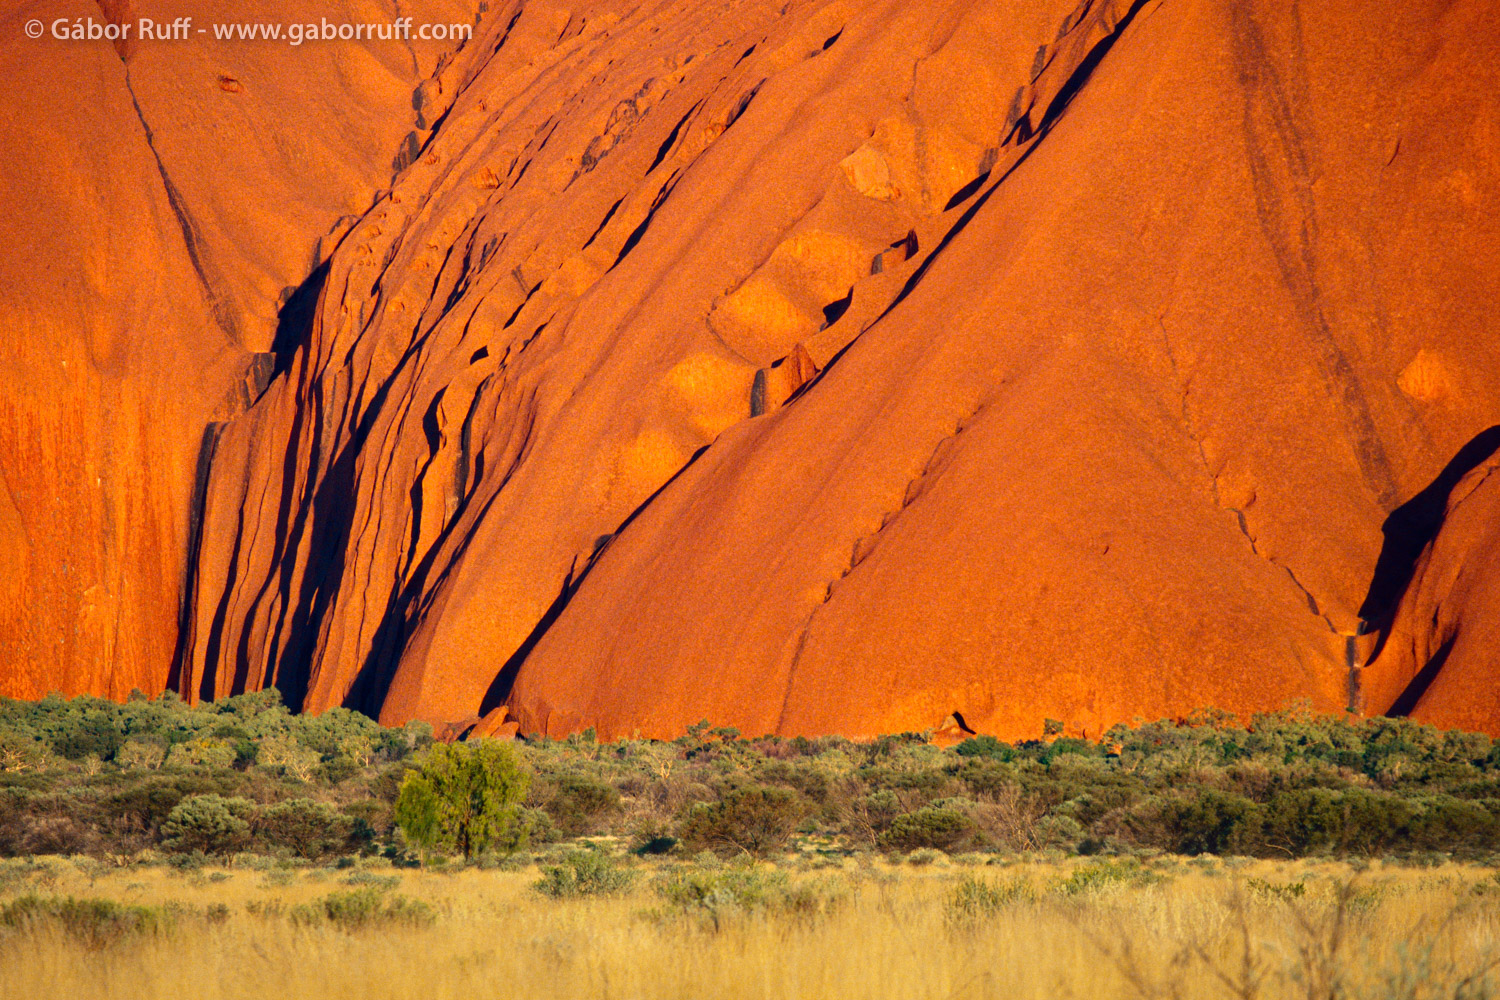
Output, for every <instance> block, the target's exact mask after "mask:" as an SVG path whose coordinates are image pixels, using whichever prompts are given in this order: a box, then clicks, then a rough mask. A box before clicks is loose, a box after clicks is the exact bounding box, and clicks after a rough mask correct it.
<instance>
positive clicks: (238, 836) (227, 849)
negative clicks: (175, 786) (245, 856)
mask: <svg viewBox="0 0 1500 1000" xmlns="http://www.w3.org/2000/svg"><path fill="white" fill-rule="evenodd" d="M252 808H253V806H252V805H251V803H250V800H249V799H242V798H224V797H223V796H221V795H189V796H188V797H187V798H185V799H183V800H182V801H181V802H178V803H177V805H175V806H173V807H172V811H171V812H170V813H168V814H167V819H166V822H164V823H163V824H162V833H164V834H166V836H167V842H166V845H167V847H169V848H170V849H171V850H173V851H177V852H180V853H191V852H193V851H202V852H203V853H205V854H229V853H232V852H234V851H235V850H237V849H238V848H239V847H240V846H241V845H243V844H244V843H245V841H246V840H247V839H248V838H249V835H250V822H249V820H248V819H247V818H246V817H247V816H248V815H249V814H250V811H251V809H252Z"/></svg>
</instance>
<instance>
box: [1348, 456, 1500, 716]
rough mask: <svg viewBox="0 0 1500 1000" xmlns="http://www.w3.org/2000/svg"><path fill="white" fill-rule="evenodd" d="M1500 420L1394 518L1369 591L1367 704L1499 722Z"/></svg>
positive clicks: (1418, 713) (1397, 712) (1396, 711)
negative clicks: (1373, 651)
mask: <svg viewBox="0 0 1500 1000" xmlns="http://www.w3.org/2000/svg"><path fill="white" fill-rule="evenodd" d="M1497 471H1500V427H1493V428H1490V429H1489V430H1488V431H1486V432H1485V433H1483V434H1481V435H1480V436H1479V437H1477V438H1476V439H1475V440H1474V441H1473V442H1472V443H1471V444H1470V445H1469V446H1468V447H1466V448H1465V449H1464V450H1463V451H1461V452H1460V453H1459V455H1458V457H1457V458H1455V460H1454V461H1453V462H1452V463H1450V465H1449V467H1448V468H1447V469H1446V470H1445V471H1444V473H1443V475H1441V476H1439V477H1438V479H1437V480H1436V481H1434V483H1433V484H1432V485H1431V486H1429V487H1428V488H1427V489H1426V490H1423V491H1422V493H1420V494H1418V495H1417V496H1416V497H1415V498H1413V499H1412V500H1411V501H1410V502H1408V503H1407V504H1405V505H1403V506H1402V508H1401V509H1400V510H1398V511H1397V512H1396V513H1395V514H1393V515H1392V516H1391V519H1390V520H1389V521H1388V522H1387V525H1386V532H1387V535H1388V537H1389V538H1391V539H1392V540H1393V544H1389V545H1388V546H1387V548H1386V552H1385V554H1384V556H1385V557H1384V558H1383V559H1382V562H1381V566H1380V570H1381V572H1379V573H1377V576H1376V583H1377V586H1376V587H1375V588H1372V598H1374V599H1376V600H1377V601H1380V602H1382V603H1381V604H1379V605H1378V606H1374V607H1372V609H1371V611H1372V613H1373V614H1378V615H1381V616H1382V618H1383V623H1384V624H1385V628H1384V629H1383V630H1382V641H1381V649H1380V650H1379V653H1378V655H1377V656H1376V658H1375V667H1374V669H1373V670H1372V671H1371V673H1372V674H1373V677H1372V678H1371V680H1372V682H1373V683H1372V684H1371V688H1370V690H1368V691H1367V703H1369V704H1373V705H1381V706H1389V711H1390V712H1391V713H1392V714H1395V715H1411V716H1414V717H1416V718H1418V719H1420V720H1422V721H1424V722H1431V723H1434V724H1436V725H1440V726H1445V727H1446V726H1456V727H1461V728H1464V729H1479V730H1488V731H1490V732H1494V731H1495V730H1496V728H1497V725H1496V720H1497V719H1500V689H1497V687H1496V684H1495V650H1496V649H1497V648H1500V475H1497V474H1496V473H1497Z"/></svg>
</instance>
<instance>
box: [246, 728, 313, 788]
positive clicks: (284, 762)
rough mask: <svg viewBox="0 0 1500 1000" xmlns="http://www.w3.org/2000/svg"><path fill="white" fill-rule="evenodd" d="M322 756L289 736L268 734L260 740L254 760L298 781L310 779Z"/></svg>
mask: <svg viewBox="0 0 1500 1000" xmlns="http://www.w3.org/2000/svg"><path fill="white" fill-rule="evenodd" d="M322 761H323V757H322V755H321V754H319V753H318V752H317V751H316V750H309V749H308V748H307V747H305V746H303V745H302V744H301V743H298V742H297V740H296V739H295V738H293V737H291V736H270V737H267V738H266V739H264V740H262V741H261V742H260V750H259V752H258V753H257V754H256V762H257V763H258V764H260V765H261V766H262V767H267V768H270V769H272V770H274V771H279V772H280V773H282V774H287V775H290V776H291V777H293V778H296V779H297V780H298V781H311V780H312V778H313V775H314V774H316V773H317V770H318V765H319V764H320V763H322Z"/></svg>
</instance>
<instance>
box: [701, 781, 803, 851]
mask: <svg viewBox="0 0 1500 1000" xmlns="http://www.w3.org/2000/svg"><path fill="white" fill-rule="evenodd" d="M801 819H802V808H801V805H800V804H799V802H798V799H797V796H796V794H795V793H793V792H791V791H788V790H787V789H785V788H769V787H759V786H754V787H750V788H741V789H737V790H735V791H732V792H730V793H729V794H727V795H725V796H724V798H723V799H722V800H720V801H718V802H713V803H701V804H699V805H696V806H694V807H693V808H692V809H691V810H690V811H689V812H688V815H687V818H686V820H684V821H683V824H682V828H681V830H680V831H679V835H680V836H681V839H682V842H683V844H684V845H685V846H686V847H687V848H688V849H689V850H693V851H698V850H711V851H715V852H717V853H719V854H724V855H730V854H738V853H745V854H749V855H751V856H753V857H764V856H765V855H766V854H769V853H770V852H772V851H777V850H781V849H782V848H784V847H786V845H787V842H788V841H789V840H790V839H791V837H792V833H793V831H795V830H796V828H797V824H798V823H799V822H800V821H801Z"/></svg>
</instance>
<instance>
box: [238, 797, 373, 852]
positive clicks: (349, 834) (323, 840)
mask: <svg viewBox="0 0 1500 1000" xmlns="http://www.w3.org/2000/svg"><path fill="white" fill-rule="evenodd" d="M254 830H255V840H256V842H257V844H258V845H259V846H260V847H261V848H262V849H270V850H275V849H277V848H285V849H287V850H289V851H291V852H292V853H293V854H295V855H297V856H298V857H302V858H311V859H314V860H321V859H324V858H330V857H334V856H337V855H340V854H348V853H351V852H356V851H359V850H361V849H362V848H364V847H366V846H368V845H369V843H370V840H371V839H372V836H373V835H372V833H371V831H370V828H369V826H368V825H367V824H365V823H364V822H362V821H360V820H356V819H354V818H353V817H350V816H345V815H344V814H343V813H341V812H339V811H338V810H336V809H334V808H333V807H332V806H330V805H328V804H327V803H325V802H317V801H314V800H312V799H288V800H287V801H285V802H278V803H276V804H275V805H273V806H267V807H266V808H264V809H262V810H261V811H260V812H259V813H258V814H257V815H256V817H255V821H254Z"/></svg>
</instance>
